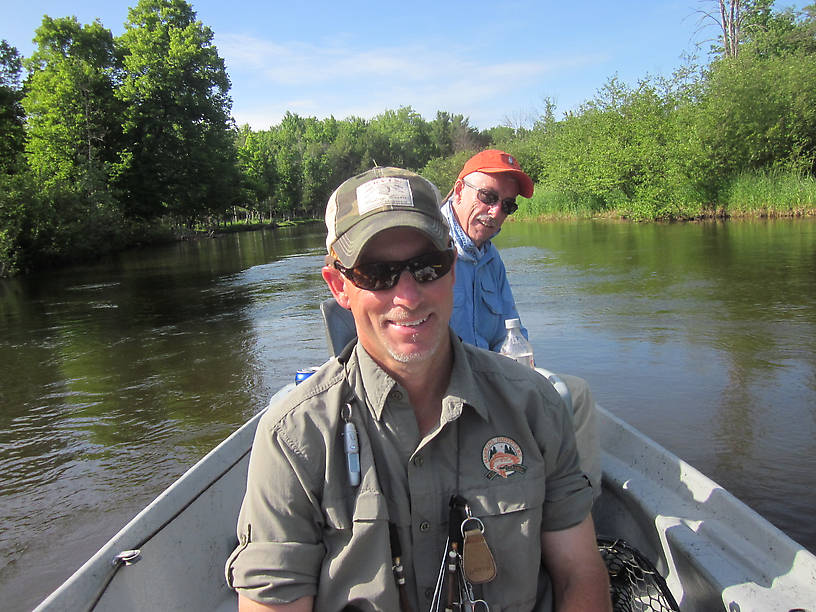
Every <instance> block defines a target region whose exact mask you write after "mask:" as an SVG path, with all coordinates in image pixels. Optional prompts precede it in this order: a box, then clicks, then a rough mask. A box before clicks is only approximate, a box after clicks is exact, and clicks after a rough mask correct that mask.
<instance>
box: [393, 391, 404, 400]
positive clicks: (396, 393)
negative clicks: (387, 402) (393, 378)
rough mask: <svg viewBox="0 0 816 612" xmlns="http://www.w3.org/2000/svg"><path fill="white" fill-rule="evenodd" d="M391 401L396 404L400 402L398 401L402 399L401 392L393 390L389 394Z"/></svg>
mask: <svg viewBox="0 0 816 612" xmlns="http://www.w3.org/2000/svg"><path fill="white" fill-rule="evenodd" d="M391 399H392V400H395V401H397V402H398V401H400V400H401V399H402V392H401V391H397V390H396V389H394V390H393V391H392V392H391Z"/></svg>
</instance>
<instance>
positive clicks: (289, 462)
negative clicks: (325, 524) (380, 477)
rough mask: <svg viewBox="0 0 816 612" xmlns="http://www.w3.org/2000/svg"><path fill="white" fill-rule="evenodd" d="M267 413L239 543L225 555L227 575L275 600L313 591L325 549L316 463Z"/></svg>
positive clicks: (259, 597) (245, 590) (261, 598)
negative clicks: (312, 468)
mask: <svg viewBox="0 0 816 612" xmlns="http://www.w3.org/2000/svg"><path fill="white" fill-rule="evenodd" d="M267 416H268V415H265V416H264V418H262V419H261V422H260V423H259V425H258V429H257V431H256V433H255V441H254V443H253V446H252V454H251V456H250V461H249V472H248V476H247V491H246V494H245V496H244V501H243V504H242V506H241V512H240V515H239V518H238V527H237V531H238V546H237V547H236V549H235V550H234V551H233V553H232V554H231V555H230V557H229V559H228V560H227V564H226V578H227V582H228V583H229V585H230V586H231V587H233V588H235V589H236V590H238V591H239V592H240V593H241V594H242V595H245V596H246V597H248V598H250V599H252V600H254V601H258V602H261V603H267V604H279V603H286V602H290V601H294V600H296V599H298V598H300V597H304V596H308V595H315V594H316V593H317V582H318V577H319V575H320V567H321V563H322V560H323V558H324V556H325V552H326V551H325V546H324V544H323V542H322V537H321V531H322V515H321V511H320V505H319V502H317V500H316V499H315V495H314V485H313V484H312V483H314V482H315V477H314V475H313V474H310V472H309V464H310V463H312V465H314V462H310V461H309V458H308V457H307V455H306V453H305V452H304V449H302V448H299V447H298V446H297V445H296V444H294V443H293V442H292V440H290V439H287V438H286V436H284V435H282V434H281V431H280V429H277V428H276V427H274V426H273V425H274V424H273V423H272V421H271V419H267V418H266V417H267ZM318 464H319V462H318Z"/></svg>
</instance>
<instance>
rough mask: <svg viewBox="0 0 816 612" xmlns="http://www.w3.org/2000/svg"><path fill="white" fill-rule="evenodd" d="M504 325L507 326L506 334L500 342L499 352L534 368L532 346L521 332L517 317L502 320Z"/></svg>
mask: <svg viewBox="0 0 816 612" xmlns="http://www.w3.org/2000/svg"><path fill="white" fill-rule="evenodd" d="M504 326H505V327H506V328H507V336H505V338H504V342H502V344H501V347H500V348H499V353H501V354H502V355H506V356H508V357H510V359H515V360H516V361H518V362H519V363H521V364H523V365H526V366H528V367H530V368H534V367H535V360H534V359H533V347H532V345H531V344H530V343H529V342H528V341H527V338H525V337H524V335H523V334H522V333H521V321H519V320H518V319H507V320H506V321H505V322H504Z"/></svg>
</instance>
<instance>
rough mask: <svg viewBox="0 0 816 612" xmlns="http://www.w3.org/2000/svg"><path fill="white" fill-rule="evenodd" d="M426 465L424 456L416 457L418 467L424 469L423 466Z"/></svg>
mask: <svg viewBox="0 0 816 612" xmlns="http://www.w3.org/2000/svg"><path fill="white" fill-rule="evenodd" d="M423 463H425V459H423V458H422V455H417V456H416V457H414V465H415V466H417V467H422V464H423Z"/></svg>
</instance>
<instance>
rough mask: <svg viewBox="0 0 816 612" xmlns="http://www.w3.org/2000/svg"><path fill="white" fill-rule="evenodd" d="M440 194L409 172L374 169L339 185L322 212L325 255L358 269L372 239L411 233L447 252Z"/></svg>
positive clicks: (446, 237)
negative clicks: (393, 232) (411, 230)
mask: <svg viewBox="0 0 816 612" xmlns="http://www.w3.org/2000/svg"><path fill="white" fill-rule="evenodd" d="M440 201H441V198H440V195H439V190H438V189H437V188H436V186H434V184H433V183H431V182H430V181H428V180H427V179H424V178H423V177H421V176H420V175H418V174H416V173H414V172H411V171H409V170H402V169H400V168H387V167H382V168H381V167H377V168H372V169H371V170H368V171H367V172H363V173H362V174H358V175H357V176H355V177H352V178H350V179H348V180H347V181H345V182H344V183H343V184H342V185H340V186H339V187H338V188H337V189H336V190H335V191H334V193H333V194H331V197H329V203H328V205H327V206H326V228H327V229H328V232H329V233H328V236H327V237H326V250H328V252H329V255H331V256H332V257H335V258H337V259H338V260H339V261H340V263H341V264H343V265H344V266H345V267H347V268H351V267H353V266H355V265H357V263H358V260H359V259H360V253H362V251H363V248H364V247H365V245H366V244H367V243H368V241H369V240H371V239H372V238H373V237H374V236H375V235H376V234H378V233H379V232H381V231H383V230H387V229H391V228H393V227H411V228H414V229H416V230H419V231H421V232H423V233H424V234H426V235H427V236H428V238H430V240H431V242H433V244H434V246H436V247H437V248H438V249H439V250H443V249H445V248H446V247H447V246H448V242H449V238H448V224H447V223H446V221H445V218H444V217H443V216H442V212H441V210H440V208H439V206H440Z"/></svg>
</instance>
